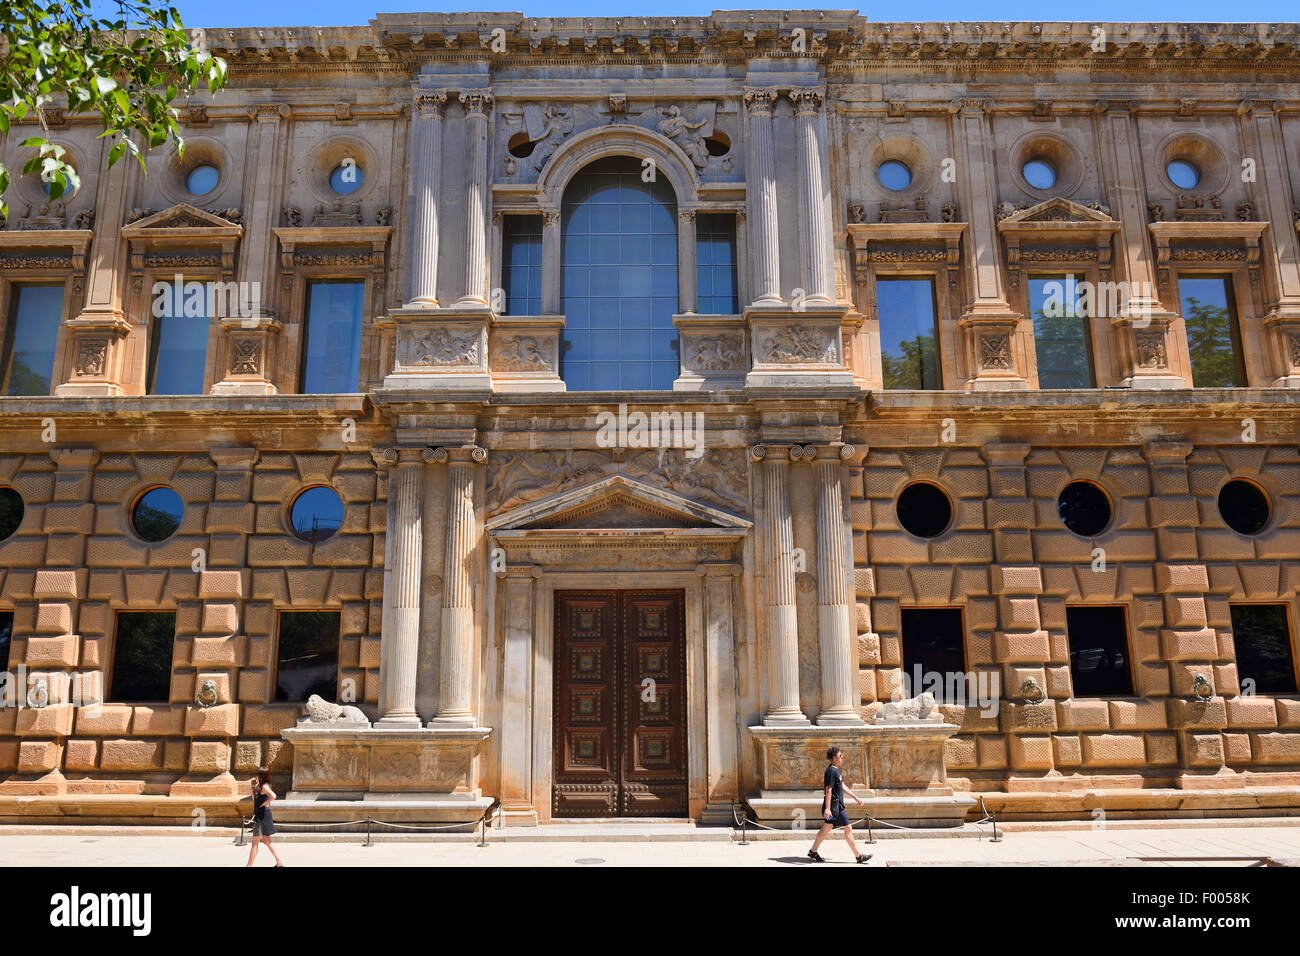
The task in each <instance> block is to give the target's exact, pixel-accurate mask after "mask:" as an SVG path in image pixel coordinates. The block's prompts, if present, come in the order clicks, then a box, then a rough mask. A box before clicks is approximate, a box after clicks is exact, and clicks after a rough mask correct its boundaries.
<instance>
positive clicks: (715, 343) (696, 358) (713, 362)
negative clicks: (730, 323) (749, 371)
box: [691, 332, 745, 372]
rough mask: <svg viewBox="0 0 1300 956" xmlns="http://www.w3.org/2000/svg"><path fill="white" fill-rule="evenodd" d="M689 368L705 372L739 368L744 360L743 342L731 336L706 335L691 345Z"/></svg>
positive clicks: (735, 336) (738, 335)
mask: <svg viewBox="0 0 1300 956" xmlns="http://www.w3.org/2000/svg"><path fill="white" fill-rule="evenodd" d="M692 350H693V352H694V355H693V357H692V359H691V368H694V369H699V370H700V371H705V372H714V371H721V370H723V369H734V368H739V367H740V364H741V362H742V361H743V360H744V358H745V340H744V337H743V336H741V334H740V333H739V332H737V333H735V334H733V335H706V336H704V337H702V338H699V339H696V340H695V341H694V342H693V343H692Z"/></svg>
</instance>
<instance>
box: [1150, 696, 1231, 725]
mask: <svg viewBox="0 0 1300 956" xmlns="http://www.w3.org/2000/svg"><path fill="white" fill-rule="evenodd" d="M1165 708H1166V713H1167V715H1168V718H1169V729H1170V730H1222V729H1223V728H1224V727H1227V726H1228V711H1227V708H1226V707H1225V706H1224V701H1223V698H1222V697H1213V698H1211V699H1210V700H1206V701H1200V700H1184V699H1182V698H1178V697H1170V698H1169V699H1167V700H1166V701H1165Z"/></svg>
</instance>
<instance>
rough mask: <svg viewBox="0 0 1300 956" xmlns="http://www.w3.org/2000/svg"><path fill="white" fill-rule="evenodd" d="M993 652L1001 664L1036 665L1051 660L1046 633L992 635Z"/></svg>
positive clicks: (998, 633) (999, 633) (1027, 632)
mask: <svg viewBox="0 0 1300 956" xmlns="http://www.w3.org/2000/svg"><path fill="white" fill-rule="evenodd" d="M993 650H994V653H995V654H996V655H997V658H996V659H997V661H998V662H999V663H1003V664H1014V663H1025V664H1036V663H1042V662H1044V661H1048V660H1051V650H1050V645H1049V641H1048V636H1047V632H1046V631H1016V632H1011V633H1008V632H1005V631H998V632H996V633H995V634H994V635H993Z"/></svg>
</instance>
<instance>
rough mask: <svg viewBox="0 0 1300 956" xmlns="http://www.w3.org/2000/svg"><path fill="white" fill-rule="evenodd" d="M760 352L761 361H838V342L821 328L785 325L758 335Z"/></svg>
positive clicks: (826, 362) (791, 363)
mask: <svg viewBox="0 0 1300 956" xmlns="http://www.w3.org/2000/svg"><path fill="white" fill-rule="evenodd" d="M759 354H760V355H761V356H762V360H763V361H764V362H778V363H783V364H787V365H808V364H818V363H824V364H834V363H837V362H839V360H840V355H839V344H838V343H837V342H836V340H835V337H830V336H827V334H826V332H825V330H824V329H805V328H800V327H799V326H796V325H787V326H785V327H783V328H779V329H771V330H766V331H764V332H763V333H762V334H761V335H760V345H759Z"/></svg>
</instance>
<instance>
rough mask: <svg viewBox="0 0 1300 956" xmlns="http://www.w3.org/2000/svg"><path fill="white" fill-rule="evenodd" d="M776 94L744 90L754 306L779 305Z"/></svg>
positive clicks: (774, 92) (769, 91) (779, 266)
mask: <svg viewBox="0 0 1300 956" xmlns="http://www.w3.org/2000/svg"><path fill="white" fill-rule="evenodd" d="M775 104H776V90H746V91H745V106H746V107H747V108H748V109H749V173H748V177H747V178H748V192H749V197H750V198H749V211H750V215H751V216H752V217H753V227H752V232H751V236H752V241H753V247H752V248H753V257H752V261H753V274H754V304H755V305H762V304H780V302H781V301H782V299H781V260H780V253H779V250H778V247H777V241H776V230H777V222H776V161H775V159H774V158H773V150H774V146H773V144H772V107H773V106H774V105H775Z"/></svg>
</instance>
